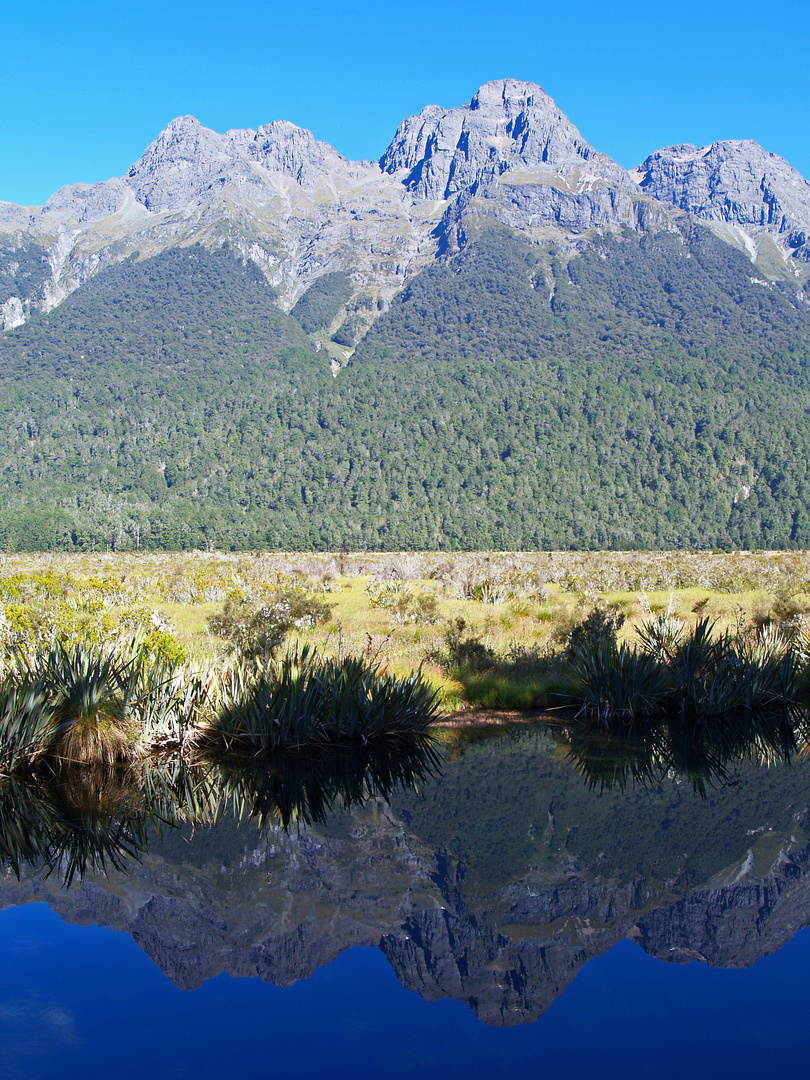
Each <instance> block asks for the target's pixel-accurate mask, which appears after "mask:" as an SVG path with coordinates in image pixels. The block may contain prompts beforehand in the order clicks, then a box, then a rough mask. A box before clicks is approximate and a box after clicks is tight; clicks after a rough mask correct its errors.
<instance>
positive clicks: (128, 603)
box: [0, 552, 810, 713]
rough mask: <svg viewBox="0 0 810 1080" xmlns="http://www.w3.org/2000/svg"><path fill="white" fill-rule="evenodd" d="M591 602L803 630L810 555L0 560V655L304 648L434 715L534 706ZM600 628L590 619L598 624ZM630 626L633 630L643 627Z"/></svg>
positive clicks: (202, 660) (547, 700)
mask: <svg viewBox="0 0 810 1080" xmlns="http://www.w3.org/2000/svg"><path fill="white" fill-rule="evenodd" d="M594 612H597V613H602V621H603V622H604V621H605V620H606V621H607V622H608V623H609V624H611V627H612V629H613V630H614V631H615V634H616V639H617V641H618V643H619V644H620V645H621V644H624V645H626V646H627V647H635V646H636V645H637V644H639V643H640V641H641V639H640V637H639V632H640V631H642V628H643V627H644V626H646V625H649V624H650V622H651V621H654V620H655V619H656V617H659V618H660V617H662V616H666V617H671V618H672V619H674V620H677V622H678V624H679V625H680V627H681V630H682V631H683V632H685V633H687V634H688V632H690V631H691V630H692V629H693V628H695V627H696V626H697V625H698V624H699V623H701V622H705V621H706V620H708V622H709V624H710V625H711V627H712V634H713V636H715V637H717V636H721V635H731V636H733V637H735V638H736V639H737V640H739V641H743V640H749V641H750V640H753V638H754V637H755V636H756V635H757V634H758V633H759V634H761V633H762V632H763V630H764V629H766V628H771V629H772V631H775V630H778V632H779V633H780V634H781V635H782V636H783V637H784V638H785V639H788V638H791V639H792V638H795V637H796V636H797V635H800V634H802V633H803V630H804V627H805V622H806V620H807V619H808V617H810V553H802V552H789V553H786V552H755V553H735V554H712V553H700V552H698V553H692V552H674V553H630V552H627V553H622V552H619V553H616V552H613V553H561V552H539V553H470V554H452V555H444V554H441V553H427V554H416V553H405V554H367V553H343V554H334V555H328V554H317V555H315V554H284V553H277V554H273V553H262V554H254V555H245V554H217V553H192V554H148V555H136V554H86V555H4V556H2V559H1V560H0V661H1V662H2V664H3V666H4V669H5V670H8V669H9V666H10V665H11V664H12V661H13V658H14V656H16V655H19V654H21V653H23V654H26V655H29V656H32V655H33V654H35V653H44V652H47V651H48V650H49V649H51V648H52V647H53V646H55V645H57V644H59V643H61V644H62V645H67V644H70V643H74V644H77V643H81V644H83V645H84V646H86V647H87V648H88V649H95V650H96V651H98V650H99V649H101V650H102V651H103V650H105V649H108V648H109V647H110V646H111V645H113V644H114V643H115V642H122V641H125V640H127V639H129V638H131V637H133V636H134V635H138V636H139V638H140V645H139V648H140V650H141V652H142V653H143V654H144V655H145V656H148V657H149V658H150V659H151V662H152V664H153V665H154V664H158V665H159V664H164V665H165V664H170V665H175V666H176V665H185V666H187V667H188V668H189V669H194V670H196V671H197V672H200V671H202V670H203V669H205V670H206V671H208V672H209V673H210V671H211V670H212V669H215V670H216V671H218V672H219V673H223V672H228V671H231V672H232V671H233V670H234V667H235V666H238V663H237V662H238V661H239V660H240V659H244V658H245V657H246V656H251V655H254V656H255V655H258V654H270V653H273V654H278V653H279V651H280V650H281V651H283V650H284V649H287V648H290V647H294V648H297V649H303V648H306V649H309V650H312V649H315V650H317V653H318V655H319V656H320V657H321V658H322V659H329V658H333V659H334V658H346V657H362V658H364V659H365V661H366V662H367V663H368V664H369V665H371V666H373V667H375V668H377V669H380V670H384V671H386V672H387V673H389V674H392V675H395V676H398V677H407V676H409V675H410V673H411V672H413V671H415V670H421V673H422V677H423V678H424V680H425V681H426V682H427V683H428V684H429V685H430V686H431V688H432V689H434V690H435V692H436V695H437V704H438V706H439V708H440V709H441V711H442V712H444V713H452V712H456V711H460V710H466V709H469V708H483V709H517V710H529V709H545V708H549V707H552V706H554V705H559V704H560V703H561V697H560V695H561V694H562V693H563V692H564V690H565V688H566V686H567V685H568V683H569V682H570V671H569V670H568V666H567V665H566V664H565V663H564V662H563V661H564V660H565V658H566V657H569V658H570V656H571V647H572V642H573V643H575V642H576V637H577V628H578V627H581V625H582V624H583V623H587V622H588V620H589V618H592V617H593V615H594ZM597 621H598V620H597ZM642 633H643V631H642Z"/></svg>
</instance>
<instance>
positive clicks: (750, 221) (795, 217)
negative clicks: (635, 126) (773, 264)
mask: <svg viewBox="0 0 810 1080" xmlns="http://www.w3.org/2000/svg"><path fill="white" fill-rule="evenodd" d="M631 175H633V177H634V178H635V180H636V182H637V183H638V186H639V188H640V190H641V191H643V192H645V193H646V194H648V195H652V196H653V197H654V198H656V199H659V200H660V201H661V202H664V203H668V204H671V205H672V206H677V207H678V208H679V209H681V210H686V211H688V212H689V213H690V214H694V216H695V217H698V218H701V219H702V220H704V221H710V222H723V223H726V224H728V225H731V226H736V227H738V228H739V229H741V230H742V231H743V232H745V233H746V234H748V235H749V236H751V237H752V238H758V237H760V236H763V235H765V236H769V237H773V238H774V239H776V240H777V241H778V243H779V245H780V246H781V247H782V249H783V250H784V251H786V252H787V253H789V255H790V256H792V257H793V258H794V259H797V260H801V261H804V262H810V183H808V182H807V181H806V180H805V179H804V177H803V176H802V175H801V173H799V172H798V171H797V170H796V169H794V168H792V166H790V165H789V164H788V162H787V161H785V160H784V158H780V157H778V156H777V155H776V154H771V153H768V151H766V150H763V148H762V147H761V146H760V145H759V143H756V142H754V141H753V140H750V139H745V140H726V141H724V142H715V143H712V144H711V146H703V147H700V148H698V147H696V146H691V145H689V144H682V145H679V146H668V147H666V148H665V149H663V150H658V151H657V152H656V153H654V154H651V155H650V156H649V157H648V158H647V160H646V161H645V162H644V163H643V164H641V165H639V166H638V168H637V169H635V170H634V171H633V173H632V174H631Z"/></svg>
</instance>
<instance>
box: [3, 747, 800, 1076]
mask: <svg viewBox="0 0 810 1080" xmlns="http://www.w3.org/2000/svg"><path fill="white" fill-rule="evenodd" d="M636 764H637V763H636ZM428 771H431V770H428ZM432 771H433V772H435V770H432ZM583 771H584V775H583ZM636 772H637V775H641V777H642V779H641V780H640V781H637V782H636V783H633V781H632V779H631V778H630V777H629V776H624V777H623V776H622V775H621V774H620V773H619V774H617V773H616V772H612V773H606V772H605V770H604V768H602V767H601V766H600V767H599V768H597V769H596V770H595V769H594V767H593V760H592V759H589V760H588V761H585V760H584V759H583V755H582V753H579V754H576V753H574V754H573V755H572V746H571V743H570V740H569V741H566V740H565V739H563V738H561V737H560V736H559V734H556V733H554V732H548V731H532V732H522V733H520V734H517V735H515V734H503V735H499V736H497V737H492V738H487V739H482V740H479V741H475V742H467V743H455V744H452V745H449V746H448V747H446V748H445V751H444V759H443V761H442V763H441V775H433V776H432V777H430V776H428V777H426V778H425V779H424V780H423V781H422V783H421V785H420V787H419V790H413V789H409V788H408V786H407V785H405V784H400V785H399V786H396V787H394V788H391V790H390V791H389V798H388V799H387V800H386V799H383V798H380V797H375V798H370V799H368V800H364V799H362V798H355V799H347V800H345V802H347V803H348V804H349V805H344V806H340V805H338V806H337V807H336V809H335V810H334V811H332V812H329V813H326V814H324V815H322V820H317V818H318V817H319V816H321V815H320V814H319V813H316V814H307V813H298V814H297V817H298V818H299V824H291V825H289V826H288V827H287V828H286V829H285V828H284V827H283V825H282V823H281V821H280V819H279V815H278V814H276V815H273V814H272V813H269V812H266V811H267V802H266V800H265V803H264V804H263V809H264V811H265V813H264V814H263V820H262V821H261V823H259V824H257V822H256V821H255V820H251V819H250V817H249V811H250V809H251V808H254V807H252V806H251V805H250V800H249V799H248V800H247V803H246V802H245V800H244V798H243V799H242V800H241V801H240V800H239V799H238V798H236V797H234V788H233V784H231V788H230V796H231V798H230V801H228V800H225V801H222V802H220V803H219V804H217V807H216V810H215V812H212V813H211V814H210V817H209V820H210V818H213V817H214V816H215V817H216V821H215V823H214V824H203V825H200V824H196V825H192V824H189V823H188V821H186V822H185V823H181V824H180V825H179V827H172V826H171V825H170V824H165V825H164V826H163V827H162V828H161V829H160V833H159V834H158V833H157V832H156V831H155V827H154V826H155V820H154V817H153V818H144V817H141V818H138V820H137V821H135V823H134V824H133V811H132V807H133V806H134V805H135V802H134V796H133V795H132V794H131V793H127V792H126V791H125V790H123V789H122V790H121V791H119V792H118V794H117V796H114V795H113V794H111V793H110V791H109V790H106V789H105V791H104V792H102V793H101V797H100V798H99V799H98V800H97V801H96V803H95V804H94V808H93V812H92V814H91V813H90V812H89V810H88V808H87V807H88V805H89V804H88V793H87V792H86V791H85V792H84V793H82V792H78V793H77V792H76V791H72V792H70V793H69V795H70V798H68V795H67V794H66V793H65V792H64V791H63V792H61V793H60V794H59V796H58V799H57V800H56V802H58V800H59V799H61V800H62V801H61V803H59V805H61V807H62V812H61V817H62V819H64V818H65V817H66V816H67V815H66V812H65V807H66V806H68V804H69V805H70V806H71V807H72V808H73V814H74V819H73V824H74V826H75V827H76V828H77V829H78V830H79V831H81V830H82V829H83V830H84V832H85V834H87V832H88V830H90V831H92V829H96V831H97V832H98V830H99V828H100V825H99V822H100V821H101V819H103V818H104V815H105V814H106V815H107V818H106V820H107V823H108V824H109V823H110V822H111V821H112V820H113V819H115V821H116V825H115V828H114V829H113V830H112V832H113V833H114V835H115V838H116V843H118V849H117V850H118V851H119V856H118V857H117V858H116V859H115V860H112V859H111V858H110V850H107V852H106V856H107V858H106V870H105V869H102V868H101V867H100V865H98V862H99V860H98V859H97V860H96V862H97V865H96V868H95V869H93V867H92V862H93V859H92V858H90V859H89V861H88V860H86V859H79V860H78V862H77V861H76V858H75V849H71V850H70V851H69V850H67V847H66V846H65V843H64V836H63V835H62V836H61V838H60V841H59V845H57V848H56V849H55V850H57V854H58V858H53V859H52V860H51V861H52V866H51V868H50V869H51V872H50V873H48V867H47V866H45V865H43V861H42V858H41V857H39V858H37V857H34V856H32V857H31V858H29V859H25V858H19V857H17V858H16V863H17V869H18V870H19V880H18V878H17V876H16V873H15V872H14V868H13V867H12V866H11V865H10V864H9V865H8V866H7V870H6V873H5V876H4V879H3V882H2V886H0V908H2V910H0V949H2V965H0V1045H2V1063H3V1065H2V1068H3V1074H2V1075H3V1076H4V1077H10V1078H14V1080H16V1078H18V1077H19V1078H22V1077H25V1078H27V1080H28V1078H37V1077H43V1078H49V1077H56V1076H60V1077H65V1076H68V1077H72V1076H82V1077H88V1078H92V1077H102V1076H103V1077H105V1078H108V1077H111V1076H114V1077H126V1078H129V1077H133V1078H135V1077H164V1076H165V1077H186V1076H188V1077H209V1076H210V1077H215V1076H216V1077H222V1076H228V1075H233V1074H235V1073H236V1072H237V1071H238V1070H245V1069H249V1070H250V1072H251V1074H252V1075H255V1076H262V1077H264V1076H267V1077H274V1078H276V1077H320V1076H326V1075H329V1076H334V1077H344V1076H345V1077H350V1076H351V1077H352V1078H354V1077H357V1076H358V1075H363V1074H367V1075H378V1076H391V1077H400V1076H408V1077H413V1076H420V1077H433V1076H437V1077H439V1076H441V1077H455V1076H459V1077H462V1076H464V1077H477V1076H482V1077H483V1076H509V1077H524V1076H526V1077H539V1076H546V1075H549V1074H553V1075H559V1076H573V1077H579V1076H593V1075H594V1074H595V1073H597V1072H598V1075H599V1076H600V1077H614V1076H615V1077H619V1076H621V1077H628V1076H650V1077H664V1078H666V1077H676V1076H677V1077H679V1078H680V1077H683V1076H685V1075H687V1076H690V1077H702V1076H707V1077H709V1076H711V1077H722V1076H732V1075H737V1074H739V1073H741V1072H745V1073H749V1072H751V1071H752V1070H760V1069H761V1070H765V1069H768V1070H769V1071H770V1070H772V1069H773V1068H774V1067H778V1068H779V1069H780V1070H783V1069H788V1070H794V1069H795V1070H799V1069H802V1071H803V1067H804V1063H805V1059H806V1050H805V1047H804V1040H803V1032H804V1026H805V1024H804V1021H805V1017H806V1009H807V1004H806V1003H807V1001H808V1000H810V932H808V930H807V929H805V927H806V926H808V925H810V895H808V892H809V890H808V882H810V875H808V873H807V868H808V854H809V853H810V824H809V823H810V767H808V766H806V765H805V764H803V763H802V762H801V761H798V762H796V761H794V762H793V763H792V764H791V765H785V764H778V765H771V766H770V767H765V766H762V765H759V764H755V763H751V762H750V761H747V762H746V761H731V762H727V763H726V764H725V765H724V767H723V769H722V770H721V771H720V773H716V774H715V775H714V776H713V777H712V776H708V777H704V778H702V779H701V778H698V779H697V780H696V777H695V775H694V773H693V774H692V775H691V776H686V775H682V774H679V773H677V772H675V771H674V770H672V769H669V770H668V771H666V772H663V773H662V772H660V771H659V773H657V774H656V773H655V770H649V771H647V772H644V770H641V773H640V774H639V771H638V770H636ZM606 776H609V779H610V783H611V784H612V786H605V783H604V781H605V777H606ZM617 776H618V779H619V780H622V779H624V780H626V782H625V783H617V782H615V781H616V778H617ZM176 779H177V778H176V777H175V780H176ZM232 779H233V778H232V777H231V781H232ZM183 783H185V784H186V787H185V788H183V790H184V791H185V796H184V797H185V798H187V797H188V791H189V790H190V788H189V785H188V780H187V778H186V780H184V781H183ZM175 786H177V785H175ZM696 786H697V788H698V789H699V790H697V791H696V790H695V788H696ZM191 787H194V785H191ZM202 787H204V785H203V786H201V785H199V784H197V786H196V788H194V790H195V792H196V794H195V796H194V797H195V798H197V797H201V799H202V801H203V802H205V801H206V800H208V802H209V805H211V803H210V800H211V798H212V792H211V790H210V789H205V790H204V791H202V796H200V791H201V790H202ZM700 789H702V790H700ZM150 790H151V791H152V792H153V796H152V797H153V798H154V785H153V787H152V788H151V789H150ZM250 792H252V793H253V795H254V796H255V785H254V786H253V787H251V788H250ZM242 794H243V795H244V792H242ZM311 794H312V793H311V792H310V796H311ZM37 797H38V798H40V800H41V793H40V794H39V795H38V796H37ZM54 798H56V797H54ZM116 798H117V800H118V801H117V802H116ZM161 798H162V799H163V801H162V802H161V803H160V807H161V813H160V816H161V817H162V818H163V820H164V821H168V820H169V819H170V817H171V815H170V814H169V813H168V811H167V806H166V803H165V791H164V792H163V794H162V795H161ZM82 799H84V803H82ZM71 800H72V802H71ZM335 801H336V803H338V804H339V803H340V802H341V800H340V799H337V800H335ZM17 805H18V806H19V805H21V804H20V803H19V802H18V803H17ZM26 805H27V804H26ZM48 805H49V806H51V808H52V807H53V805H55V803H54V800H51V802H50V803H49V804H48ZM142 805H143V804H142V803H141V804H139V806H142ZM82 807H84V809H82ZM116 808H117V809H116ZM198 809H199V808H198ZM299 809H300V808H299ZM26 812H27V811H26ZM82 813H83V814H84V816H83V817H82ZM127 815H129V816H127ZM134 816H135V817H137V814H135V815H134ZM186 816H187V817H193V818H194V819H195V820H199V819H200V814H199V813H196V814H188V815H186ZM240 816H241V820H240ZM294 816H296V815H294ZM22 817H25V814H21V813H19V812H18V813H17V816H16V817H15V819H14V821H15V823H16V824H13V825H10V824H9V821H10V819H9V818H8V817H7V819H6V821H5V824H4V825H3V830H2V836H3V843H4V845H5V848H6V850H7V851H8V850H9V848H10V846H12V847H13V844H12V843H11V841H10V839H9V835H10V833H13V834H14V836H13V837H12V840H13V841H14V842H15V843H17V842H18V841H19V839H20V838H19V836H17V833H16V832H15V830H17V828H18V825H19V821H20V819H21V818H22ZM91 818H92V821H91V820H90V819H91ZM307 818H310V822H309V823H307V821H306V819H307ZM313 818H315V820H312V819H313ZM52 819H53V814H52V813H51V820H52ZM141 826H143V828H142V831H139V829H141ZM115 830H117V831H115ZM83 842H84V843H85V845H86V844H87V836H86V835H85V839H84V841H83ZM98 842H99V840H98V836H97V835H96V836H95V839H94V840H93V842H92V843H91V844H90V847H91V848H92V846H93V843H94V844H96V849H94V850H96V853H97V851H98ZM18 846H19V844H18ZM127 846H129V848H130V849H131V850H137V849H138V848H145V850H141V851H140V852H139V858H132V857H129V856H128V855H127V854H126V848H127ZM82 850H83V851H84V852H85V855H86V850H85V848H83V849H82ZM121 852H123V853H121ZM102 854H103V852H102ZM17 855H18V856H19V851H18V852H17ZM115 861H117V862H118V864H119V868H116V867H115V865H114V862H115ZM69 867H70V868H71V872H72V873H73V878H72V881H71V883H70V886H69V887H66V879H67V878H68V877H69V876H70V875H69V874H68V873H67V872H66V869H67V868H69Z"/></svg>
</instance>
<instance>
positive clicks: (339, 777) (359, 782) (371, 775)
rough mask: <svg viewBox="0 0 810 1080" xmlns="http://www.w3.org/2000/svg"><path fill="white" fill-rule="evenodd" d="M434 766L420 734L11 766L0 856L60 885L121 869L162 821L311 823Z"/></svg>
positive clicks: (0, 812)
mask: <svg viewBox="0 0 810 1080" xmlns="http://www.w3.org/2000/svg"><path fill="white" fill-rule="evenodd" d="M440 768H441V756H440V754H439V752H438V750H437V748H436V746H435V744H434V741H433V739H432V738H431V737H430V736H429V735H427V734H422V735H414V736H413V737H412V738H408V739H398V740H396V741H395V742H386V741H385V740H377V741H374V742H367V743H360V744H346V745H338V746H331V747H323V748H318V749H313V750H309V751H307V752H303V751H302V752H279V753H276V754H269V755H262V756H261V757H258V758H257V757H244V756H238V755H235V754H234V755H216V756H214V755H211V756H201V757H198V758H197V759H195V760H192V761H187V760H185V759H183V758H181V757H180V756H179V755H172V756H169V755H166V756H163V757H154V758H149V759H146V760H144V761H142V762H140V763H139V764H137V765H132V766H129V767H114V766H106V767H105V766H97V767H89V766H77V765H63V766H60V767H56V768H52V769H48V770H40V771H37V772H34V773H29V774H28V775H24V776H21V775H13V776H11V777H8V778H6V779H5V780H4V781H3V782H2V784H0V858H2V861H3V863H4V864H5V865H7V866H9V867H10V868H11V870H12V871H13V872H14V874H15V875H16V876H17V877H19V876H20V873H21V870H22V867H23V866H24V865H26V864H27V865H30V866H35V867H44V868H45V870H46V872H47V873H48V874H51V873H58V874H59V875H60V876H61V878H62V880H63V883H64V885H66V886H69V885H70V884H71V883H72V882H73V881H74V880H81V878H82V877H83V875H85V874H86V873H88V872H101V873H107V872H109V871H110V870H123V869H125V866H126V863H127V861H128V860H129V859H139V858H140V856H141V855H142V854H143V853H144V852H145V851H146V847H147V842H148V838H149V835H150V833H155V832H160V830H161V829H163V828H179V827H181V826H183V825H194V826H205V825H213V824H214V822H215V821H216V820H217V818H218V817H219V816H220V815H221V814H222V813H226V812H231V813H234V814H236V816H237V817H239V818H250V819H252V820H253V821H254V822H255V823H256V824H258V825H259V826H260V827H261V828H266V827H268V826H272V825H276V826H280V827H281V828H283V829H290V828H292V827H295V826H297V825H299V824H303V825H309V824H314V823H317V822H323V821H324V820H325V819H326V817H327V815H328V814H329V813H330V811H332V810H336V809H348V808H350V807H352V806H360V805H363V804H364V803H365V802H367V801H368V800H369V799H371V798H377V797H379V798H383V799H386V800H389V799H390V798H391V796H392V795H393V794H394V792H395V791H397V790H401V789H403V788H416V787H418V786H419V785H420V784H422V783H423V782H424V781H426V780H427V779H429V778H430V777H431V776H435V775H437V774H438V773H439V772H440Z"/></svg>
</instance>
